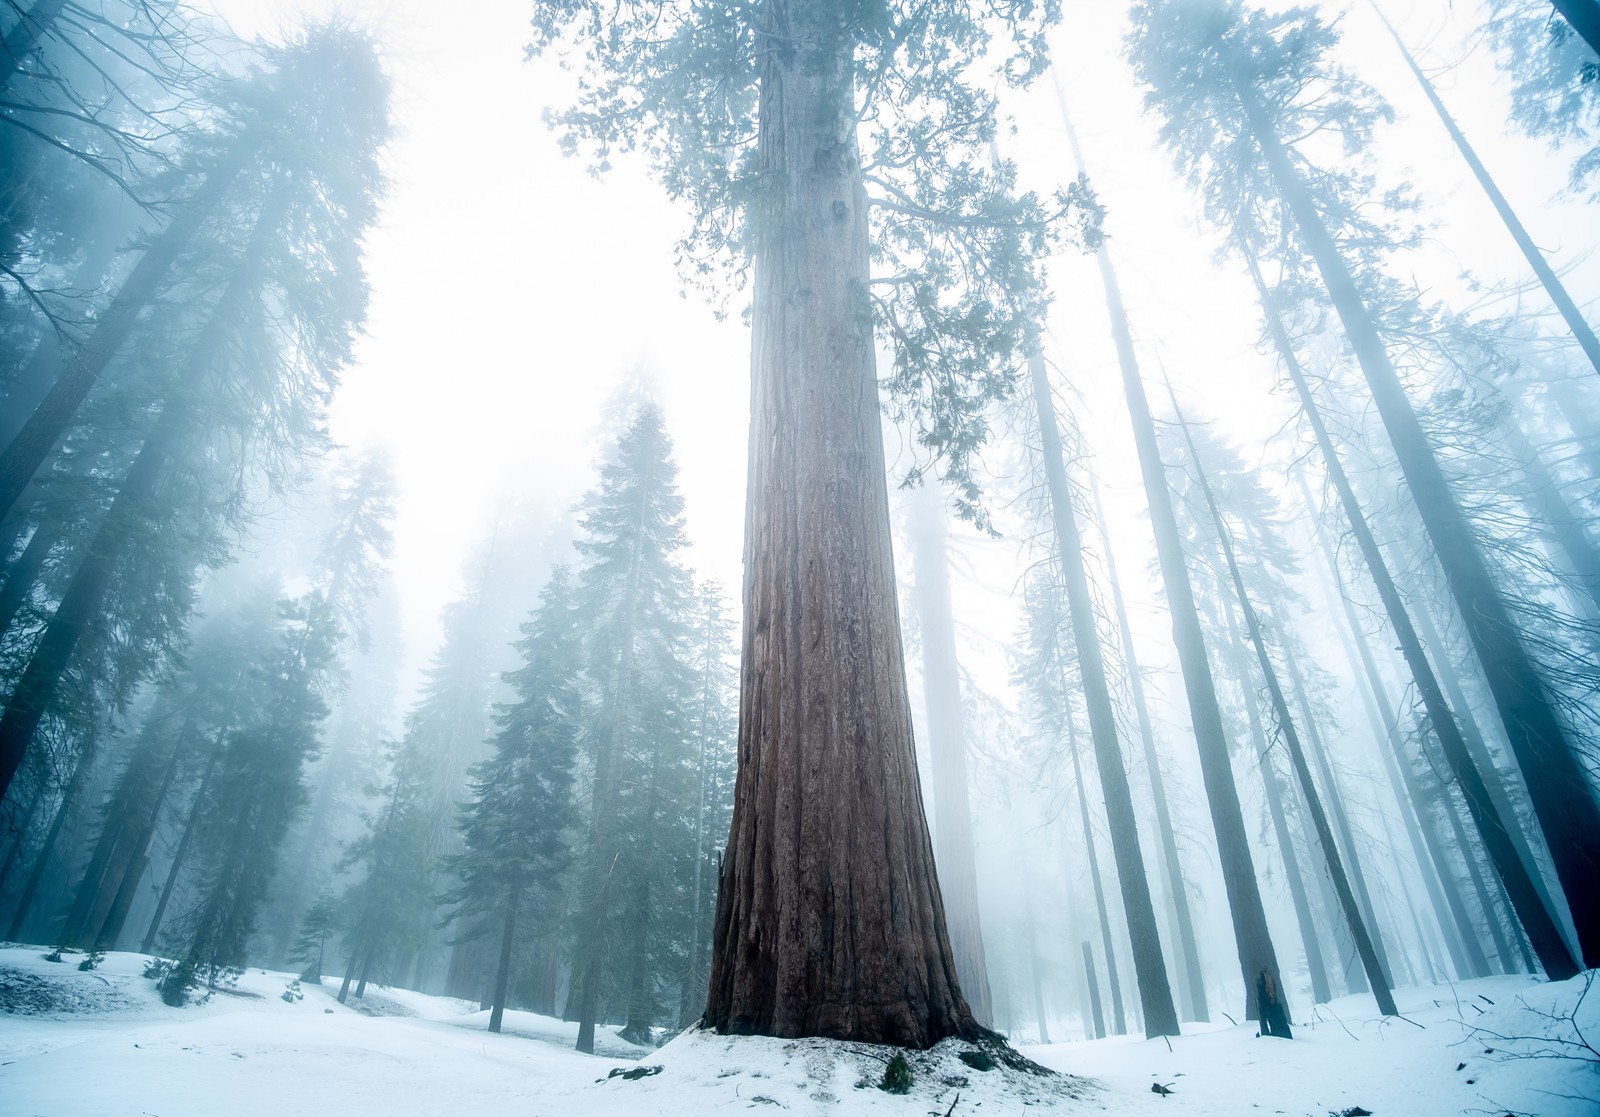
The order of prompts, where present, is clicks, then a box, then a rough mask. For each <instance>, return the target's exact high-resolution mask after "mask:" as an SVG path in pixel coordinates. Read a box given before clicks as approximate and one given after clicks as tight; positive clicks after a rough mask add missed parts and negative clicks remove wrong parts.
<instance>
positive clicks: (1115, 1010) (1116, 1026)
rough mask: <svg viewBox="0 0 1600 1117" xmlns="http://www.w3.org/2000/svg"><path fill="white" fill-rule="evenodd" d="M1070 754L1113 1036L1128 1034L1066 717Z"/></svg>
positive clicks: (1074, 740)
mask: <svg viewBox="0 0 1600 1117" xmlns="http://www.w3.org/2000/svg"><path fill="white" fill-rule="evenodd" d="M1067 755H1068V756H1069V757H1071V759H1072V782H1073V783H1074V784H1076V785H1077V791H1078V818H1079V820H1080V821H1082V823H1083V848H1084V852H1085V854H1086V855H1087V857H1088V859H1089V883H1090V884H1091V885H1092V886H1093V887H1094V910H1095V914H1096V915H1097V916H1098V917H1099V920H1100V949H1101V950H1102V951H1103V952H1104V953H1105V956H1106V981H1107V982H1108V983H1109V984H1110V986H1111V1033H1112V1035H1118V1036H1120V1035H1126V1034H1127V1031H1128V1023H1127V1020H1126V1018H1125V1017H1124V1015H1123V1011H1122V980H1121V978H1120V977H1119V976H1118V974H1117V951H1116V943H1115V942H1114V941H1113V940H1112V938H1111V915H1110V913H1109V912H1108V911H1107V910H1106V889H1105V882H1104V881H1103V880H1102V879H1101V876H1100V855H1099V853H1098V851H1097V850H1096V848H1095V840H1094V820H1093V819H1092V818H1091V817H1090V815H1089V793H1088V790H1087V789H1086V787H1085V785H1084V782H1083V766H1082V765H1081V764H1080V763H1079V762H1078V727H1077V720H1076V719H1075V718H1074V717H1073V716H1072V714H1071V712H1070V711H1069V712H1068V714H1067Z"/></svg>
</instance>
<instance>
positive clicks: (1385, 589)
mask: <svg viewBox="0 0 1600 1117" xmlns="http://www.w3.org/2000/svg"><path fill="white" fill-rule="evenodd" d="M1273 150H1275V151H1276V152H1277V155H1278V162H1280V163H1286V162H1287V157H1286V156H1284V154H1283V152H1282V149H1281V148H1276V147H1275V148H1274V149H1273ZM1285 173H1289V174H1291V175H1292V168H1291V169H1289V170H1288V171H1287V172H1285ZM1294 181H1295V183H1296V185H1299V184H1298V180H1297V179H1296V180H1294ZM1301 192H1302V194H1303V192H1304V188H1303V186H1302V187H1301ZM1302 200H1303V201H1304V202H1305V204H1306V205H1309V204H1310V203H1309V200H1307V199H1302ZM1312 216H1315V211H1314V209H1313V210H1312ZM1308 220H1309V219H1308ZM1302 224H1304V222H1302ZM1312 227H1313V228H1314V229H1316V230H1317V231H1318V232H1319V233H1320V234H1321V240H1322V241H1324V242H1326V244H1325V245H1324V248H1325V249H1326V250H1327V252H1330V253H1331V254H1332V262H1331V263H1330V265H1329V266H1330V268H1331V267H1333V266H1335V265H1337V266H1338V267H1339V268H1340V269H1342V268H1343V261H1342V260H1341V259H1340V258H1339V256H1338V253H1337V250H1336V249H1334V248H1333V246H1332V241H1331V239H1330V238H1329V237H1328V235H1327V232H1326V230H1324V229H1323V228H1322V226H1321V225H1320V224H1315V225H1313V226H1312ZM1245 261H1246V264H1247V265H1248V266H1249V269H1250V274H1251V278H1252V279H1253V280H1254V281H1255V284H1256V290H1257V292H1258V293H1259V295H1260V297H1261V304H1262V308H1263V313H1264V314H1265V315H1266V319H1267V327H1268V330H1269V332H1270V333H1271V334H1272V338H1273V341H1274V343H1275V344H1276V346H1277V349H1278V353H1279V356H1280V357H1282V358H1283V363H1284V368H1285V369H1286V370H1287V371H1288V373H1289V377H1290V379H1291V380H1292V381H1293V382H1294V387H1295V392H1296V394H1297V395H1298V396H1299V399H1300V408H1301V411H1302V413H1304V415H1305V417H1306V421H1307V423H1308V424H1309V425H1310V427H1311V430H1312V432H1313V434H1314V435H1315V436H1316V440H1317V446H1318V448H1319V449H1320V450H1321V452H1322V458H1323V467H1324V469H1325V470H1326V472H1327V475H1328V479H1329V481H1331V482H1332V483H1333V487H1334V490H1335V491H1336V492H1337V493H1338V495H1339V502H1340V504H1341V505H1342V506H1343V508H1344V513H1345V518H1346V519H1347V520H1348V521H1349V524H1350V531H1351V534H1353V535H1354V536H1355V539H1356V543H1357V546H1358V547H1359V548H1360V550H1361V555H1362V558H1363V559H1364V560H1365V562H1366V567H1367V572H1368V574H1369V575H1370V576H1371V578H1372V580H1373V583H1374V584H1375V585H1376V586H1377V589H1378V597H1379V599H1380V600H1381V601H1382V602H1383V607H1384V613H1385V614H1386V615H1387V616H1388V619H1389V625H1390V628H1391V629H1392V630H1393V631H1394V635H1395V639H1396V640H1397V641H1398V642H1399V647H1400V652H1401V655H1402V656H1404V658H1405V662H1406V666H1407V667H1408V668H1409V669H1410V671H1411V677H1412V678H1413V679H1414V680H1415V682H1416V684H1417V692H1418V694H1419V695H1420V696H1421V698H1422V702H1423V707H1424V708H1425V709H1426V710H1427V712H1428V717H1429V720H1430V721H1431V722H1432V723H1433V727H1434V732H1435V733H1436V734H1437V735H1438V737H1439V743H1440V746H1441V747H1442V749H1443V752H1444V756H1445V762H1446V763H1447V764H1449V765H1450V768H1451V771H1452V772H1454V773H1455V776H1456V779H1457V780H1459V781H1460V783H1461V789H1462V792H1463V794H1464V795H1465V796H1466V800H1467V806H1468V809H1469V810H1470V811H1471V812H1472V818H1473V821H1474V822H1475V823H1476V824H1477V827H1478V831H1479V833H1480V834H1481V835H1482V836H1483V841H1484V845H1485V847H1486V848H1487V849H1488V851H1489V854H1490V856H1491V857H1492V858H1493V860H1494V864H1495V870H1496V872H1498V873H1499V874H1500V879H1501V880H1503V881H1504V882H1505V885H1506V892H1507V894H1508V895H1509V896H1510V897H1511V899H1512V902H1513V903H1514V904H1515V905H1516V908H1517V915H1518V917H1519V918H1520V919H1521V920H1522V923H1523V926H1524V927H1526V928H1527V929H1528V937H1529V940H1530V941H1531V942H1532V943H1533V945H1534V949H1535V950H1536V951H1537V952H1538V954H1539V960H1540V963H1541V964H1542V965H1543V966H1544V968H1545V972H1546V973H1547V974H1549V975H1550V976H1551V978H1552V979H1554V980H1560V979H1561V978H1559V977H1558V976H1557V975H1565V976H1569V977H1570V976H1571V975H1572V974H1574V973H1576V972H1577V963H1576V962H1575V961H1574V960H1573V958H1572V954H1571V952H1570V951H1569V950H1568V949H1567V945H1566V943H1565V942H1564V941H1563V940H1562V938H1561V934H1560V931H1559V930H1558V929H1557V927H1556V924H1555V921H1554V919H1553V918H1552V917H1551V915H1550V912H1549V911H1548V910H1547V909H1546V907H1545V905H1544V903H1543V902H1542V901H1541V900H1540V897H1539V892H1538V889H1537V888H1536V887H1535V885H1534V881H1533V878H1532V877H1531V876H1530V874H1529V871H1528V866H1527V865H1526V864H1524V863H1523V861H1522V859H1521V857H1520V856H1519V855H1518V852H1517V848H1516V844H1515V842H1514V841H1513V839H1512V836H1511V831H1512V830H1513V829H1514V828H1515V826H1516V822H1515V819H1514V818H1512V819H1507V818H1503V817H1502V815H1501V813H1500V812H1499V811H1498V810H1497V809H1496V806H1495V802H1494V800H1493V798H1492V797H1491V794H1490V791H1489V788H1488V786H1487V785H1486V783H1485V778H1484V774H1483V773H1482V772H1481V771H1479V768H1478V766H1477V764H1476V763H1475V762H1474V760H1473V758H1472V755H1471V753H1470V752H1469V751H1468V748H1467V743H1466V740H1465V738H1464V737H1463V736H1462V730H1461V726H1460V724H1459V723H1458V722H1457V720H1456V716H1455V713H1454V712H1453V711H1452V710H1451V708H1450V706H1449V704H1448V703H1447V702H1446V701H1445V697H1444V692H1443V690H1442V689H1441V688H1440V686H1439V680H1438V678H1437V676H1435V674H1434V671H1433V667H1432V666H1431V665H1430V664H1429V662H1428V657H1427V655H1426V654H1425V653H1424V651H1423V648H1422V642H1421V640H1420V639H1419V638H1418V636H1417V631H1416V628H1415V627H1414V626H1413V624H1412V620H1411V613H1410V611H1409V610H1408V609H1407V607H1406V604H1405V602H1404V600H1403V599H1402V598H1401V596H1400V590H1399V588H1398V587H1397V586H1396V585H1395V582H1394V578H1393V576H1392V575H1391V574H1390V573H1389V567H1388V564H1387V563H1386V562H1385V560H1384V557H1383V552H1382V551H1381V550H1380V549H1379V547H1378V541H1377V539H1376V538H1375V537H1374V536H1373V534H1372V529H1371V527H1370V526H1369V525H1368V523H1367V517H1366V513H1365V511H1363V509H1362V507H1361V504H1360V502H1359V501H1358V500H1357V499H1356V496H1355V490H1354V489H1353V488H1352V487H1351V485H1350V479H1349V477H1348V476H1347V475H1346V474H1345V471H1344V466H1343V465H1342V464H1341V462H1340V459H1339V455H1338V452H1337V451H1336V450H1335V449H1334V446H1333V440H1332V438H1330V437H1329V435H1328V430H1327V427H1326V426H1325V425H1324V424H1323V422H1322V412H1321V410H1320V408H1318V406H1317V403H1316V400H1315V398H1314V397H1313V396H1312V394H1311V389H1310V386H1309V385H1308V384H1307V383H1306V378H1305V373H1304V372H1303V371H1302V369H1301V367H1300V362H1299V359H1298V358H1297V357H1296V356H1295V352H1294V346H1293V344H1292V343H1291V342H1290V340H1289V335H1288V331H1287V329H1285V327H1284V325H1283V320H1282V319H1281V318H1280V317H1279V316H1278V313H1277V309H1276V306H1275V304H1274V301H1273V299H1272V297H1271V295H1270V294H1269V292H1268V290H1267V286H1266V281H1265V280H1264V279H1262V277H1261V271H1260V268H1259V267H1258V266H1257V264H1256V260H1255V257H1254V256H1253V255H1252V254H1250V253H1249V252H1246V255H1245ZM1335 274H1337V275H1342V276H1343V281H1344V287H1343V288H1341V289H1342V290H1345V289H1347V290H1346V301H1347V302H1348V301H1349V298H1352V297H1353V298H1355V302H1356V306H1357V308H1358V309H1359V310H1360V314H1359V316H1358V315H1357V312H1356V311H1352V312H1351V313H1352V318H1353V320H1356V321H1364V322H1366V326H1367V330H1368V333H1369V334H1370V337H1369V338H1368V341H1369V343H1370V344H1368V345H1367V348H1368V349H1369V350H1370V349H1372V348H1373V346H1374V345H1375V346H1376V354H1377V355H1376V358H1373V359H1374V360H1381V362H1382V364H1383V367H1385V368H1387V369H1388V372H1389V376H1390V378H1391V380H1393V384H1392V385H1391V387H1392V388H1393V390H1394V392H1399V391H1400V388H1399V380H1398V377H1396V376H1395V375H1394V369H1393V367H1392V366H1390V365H1389V364H1388V355H1387V354H1386V353H1385V352H1384V350H1383V346H1382V343H1381V342H1379V341H1378V340H1377V337H1376V331H1374V330H1373V329H1372V327H1371V322H1370V319H1367V318H1366V316H1365V311H1364V308H1362V307H1361V303H1360V299H1359V296H1358V295H1356V293H1355V289H1354V282H1353V281H1352V280H1351V279H1350V276H1349V273H1348V272H1347V271H1339V272H1336V273H1335ZM1389 406H1390V409H1391V410H1393V409H1394V407H1395V403H1394V401H1393V400H1390V403H1389ZM1399 406H1400V407H1403V408H1404V409H1405V415H1407V416H1410V419H1411V428H1412V435H1413V436H1414V437H1415V438H1416V439H1422V437H1423V436H1422V432H1421V428H1420V427H1418V426H1417V425H1416V419H1415V416H1414V415H1411V412H1410V405H1409V403H1407V402H1406V401H1405V399H1404V396H1403V394H1402V395H1401V398H1400V400H1399ZM1399 445H1400V444H1399V443H1396V446H1397V447H1398V446H1399ZM1421 448H1422V450H1423V451H1426V452H1427V453H1428V454H1429V457H1428V458H1427V462H1428V463H1429V464H1432V465H1433V466H1434V480H1435V481H1436V482H1437V485H1439V486H1442V485H1443V477H1442V475H1439V474H1438V470H1437V463H1435V462H1433V459H1432V457H1431V453H1432V452H1431V450H1428V448H1427V445H1426V442H1425V441H1423V444H1422V447H1421ZM1411 449H1413V450H1414V449H1415V447H1411ZM1412 495H1413V497H1414V498H1415V499H1416V501H1417V503H1418V504H1419V506H1420V505H1421V504H1422V503H1423V493H1422V492H1421V491H1418V490H1417V488H1416V487H1415V485H1413V487H1412ZM1434 498H1435V499H1442V500H1445V501H1453V500H1454V497H1453V496H1451V495H1450V493H1449V491H1448V490H1447V489H1446V490H1445V491H1444V492H1443V494H1442V495H1440V494H1439V493H1438V492H1435V494H1434ZM1451 506H1452V507H1454V505H1453V504H1452V505H1451ZM1458 526H1459V525H1458ZM1460 546H1462V547H1466V548H1470V549H1471V554H1472V555H1476V554H1477V551H1476V546H1477V544H1476V542H1475V541H1474V540H1472V539H1471V538H1470V537H1468V538H1467V539H1465V540H1463V541H1461V542H1460ZM1436 551H1437V552H1438V553H1439V554H1440V556H1441V559H1442V558H1443V554H1444V552H1443V551H1442V550H1440V549H1439V548H1438V547H1437V545H1436ZM1456 557H1457V558H1460V556H1456ZM1331 561H1332V560H1331V559H1330V562H1331ZM1478 570H1479V571H1480V572H1481V573H1482V574H1484V576H1485V577H1487V570H1486V569H1484V568H1483V567H1482V564H1481V561H1480V562H1479V564H1478ZM1487 592H1489V593H1491V594H1493V593H1494V592H1495V591H1494V590H1493V587H1492V586H1490V587H1489V589H1488V591H1487ZM1494 600H1495V601H1498V600H1499V599H1498V596H1496V597H1495V599H1494ZM1457 601H1458V602H1461V603H1463V604H1465V601H1464V599H1463V598H1461V597H1460V596H1458V597H1457ZM1502 619H1506V618H1504V614H1503V610H1502ZM1352 631H1353V633H1354V635H1355V637H1356V640H1357V642H1358V646H1360V642H1361V632H1360V630H1359V627H1358V626H1352ZM1485 635H1486V636H1492V635H1494V631H1493V630H1489V631H1487V632H1486V633H1485ZM1506 635H1508V639H1507V640H1502V641H1500V645H1499V646H1501V647H1508V646H1514V647H1513V650H1517V651H1519V652H1520V646H1516V640H1515V636H1514V634H1506ZM1482 655H1483V653H1482V651H1481V650H1480V657H1481V656H1482ZM1483 662H1484V663H1485V664H1487V663H1488V662H1490V661H1489V660H1488V659H1486V658H1485V659H1483ZM1521 662H1522V665H1523V667H1527V668H1529V669H1530V670H1531V665H1530V664H1529V663H1528V662H1527V660H1526V659H1525V658H1524V659H1523V660H1522V661H1521ZM1502 666H1503V667H1504V668H1505V669H1504V670H1502V671H1501V672H1500V675H1501V679H1502V682H1504V681H1506V680H1507V679H1509V678H1511V677H1512V676H1514V675H1515V672H1514V671H1512V670H1511V669H1510V667H1509V666H1506V665H1502ZM1375 671H1376V668H1375V667H1373V668H1370V669H1369V673H1371V672H1375ZM1371 677H1372V678H1373V680H1374V691H1375V692H1377V690H1378V684H1377V676H1376V674H1372V675H1371ZM1531 685H1533V686H1534V687H1535V689H1534V690H1532V691H1530V692H1528V695H1527V698H1528V701H1529V702H1530V703H1534V704H1535V705H1538V703H1537V702H1535V700H1536V699H1539V698H1540V696H1542V695H1543V690H1542V684H1541V683H1539V681H1538V679H1537V678H1535V679H1533V680H1532V684H1531ZM1385 707H1386V708H1387V703H1385ZM1542 709H1543V713H1544V714H1545V715H1548V714H1549V713H1550V711H1549V708H1548V705H1544V706H1543V707H1542ZM1503 711H1504V707H1502V712H1503ZM1540 716H1542V715H1539V714H1537V712H1536V713H1535V719H1536V720H1537V719H1538V717H1540ZM1539 724H1544V725H1546V728H1548V727H1549V723H1548V719H1547V720H1546V721H1544V722H1539ZM1508 725H1509V723H1508ZM1512 732H1515V731H1512ZM1389 744H1390V745H1391V746H1393V741H1392V740H1390V741H1389ZM1562 747H1565V742H1564V739H1563V741H1562ZM1401 770H1402V771H1405V770H1406V768H1405V763H1404V761H1402V762H1401ZM1489 775H1490V778H1491V779H1492V778H1493V775H1494V773H1493V772H1492V771H1491V772H1490V773H1489ZM1580 790H1581V789H1580ZM1585 794H1586V793H1585ZM1419 810H1420V806H1419ZM1442 876H1443V870H1441V877H1442Z"/></svg>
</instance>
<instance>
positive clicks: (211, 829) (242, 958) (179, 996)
mask: <svg viewBox="0 0 1600 1117" xmlns="http://www.w3.org/2000/svg"><path fill="white" fill-rule="evenodd" d="M313 616H314V614H313V612H312V610H311V609H309V608H307V607H306V606H305V605H304V604H300V605H295V606H288V607H286V608H285V610H284V617H283V622H282V624H281V625H280V626H279V627H278V629H277V631H276V633H275V635H276V643H277V647H276V648H274V649H273V651H272V652H271V653H270V654H269V655H268V656H267V657H266V658H265V659H264V660H263V661H261V662H259V663H258V665H257V667H256V671H257V673H258V678H257V680H256V681H257V685H258V686H259V687H260V688H261V691H260V693H261V706H262V707H263V709H264V711H265V714H266V716H265V717H264V719H263V720H262V721H261V722H259V723H257V724H256V725H252V726H249V727H246V728H241V729H237V730H234V731H233V732H232V733H230V734H229V735H228V738H227V740H226V742H225V743H224V744H223V746H222V748H221V750H220V752H219V753H218V757H217V761H218V762H217V764H216V765H215V767H214V768H213V769H212V772H211V773H210V774H211V775H212V777H213V778H212V779H211V780H210V781H209V784H208V785H202V788H201V796H202V798H201V799H200V800H199V802H198V803H197V806H198V807H199V808H200V817H199V820H198V822H197V823H196V827H197V830H196V840H195V845H196V859H197V862H198V865H197V872H196V873H195V876H196V877H197V882H196V885H195V887H194V890H193V891H194V901H193V903H192V904H191V906H190V907H189V909H188V910H187V911H185V912H183V913H182V915H181V916H180V917H179V918H178V919H177V920H175V921H174V923H175V926H174V927H173V928H172V929H171V930H170V931H169V933H168V935H167V938H168V941H169V943H171V945H173V946H174V947H176V948H177V949H176V950H175V954H176V960H175V963H174V964H173V966H172V967H171V969H170V970H169V971H168V972H167V973H166V974H165V975H164V976H163V977H162V979H161V993H162V998H163V999H164V1000H166V1001H167V1002H168V1003H169V1004H181V1003H183V1001H184V1000H186V999H187V998H188V996H189V995H190V992H191V991H192V990H193V989H194V988H195V987H196V986H199V985H204V986H206V987H207V988H208V989H209V988H214V987H215V986H216V985H218V984H219V983H224V982H226V981H228V980H229V979H230V978H231V977H233V976H234V975H236V974H237V973H238V972H239V971H240V970H241V969H242V968H243V967H244V964H245V962H246V960H247V950H248V947H249V942H250V936H251V934H252V933H253V932H254V930H255V921H256V915H257V912H258V911H259V909H260V906H261V903H262V901H263V900H264V899H265V898H266V895H267V888H268V886H269V885H270V884H271V881H272V876H273V873H274V872H275V870H276V868H277V853H278V846H279V844H280V843H281V842H282V840H283V836H284V833H285V831H287V829H288V826H289V822H290V820H291V819H292V818H293V817H294V813H295V811H297V810H298V809H300V807H301V806H302V805H303V803H304V801H305V784H304V781H303V779H302V769H303V766H304V764H305V762H306V759H307V758H308V757H309V756H310V755H311V754H312V753H313V752H314V751H315V750H316V747H317V730H318V726H319V723H320V722H321V720H322V719H323V718H324V717H326V716H327V705H326V703H325V701H324V700H323V697H322V694H321V690H322V687H321V686H319V684H320V683H323V682H324V681H325V676H326V673H327V671H328V668H329V662H330V660H331V658H332V656H333V654H334V648H333V640H331V639H330V637H331V636H333V635H335V633H334V631H333V630H331V629H328V628H325V627H321V626H318V625H317V624H316V623H315V622H314V619H313Z"/></svg>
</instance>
